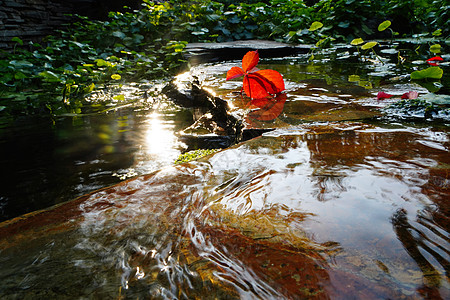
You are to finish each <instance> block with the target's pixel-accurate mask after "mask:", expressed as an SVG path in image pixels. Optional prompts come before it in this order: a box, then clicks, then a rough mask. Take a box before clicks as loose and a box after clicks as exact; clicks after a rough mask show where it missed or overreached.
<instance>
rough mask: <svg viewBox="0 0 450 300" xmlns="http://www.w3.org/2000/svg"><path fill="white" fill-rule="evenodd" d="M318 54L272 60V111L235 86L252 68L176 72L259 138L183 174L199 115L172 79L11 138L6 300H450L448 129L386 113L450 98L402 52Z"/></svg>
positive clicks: (126, 90)
mask: <svg viewBox="0 0 450 300" xmlns="http://www.w3.org/2000/svg"><path fill="white" fill-rule="evenodd" d="M386 55H388V54H386ZM388 56H389V55H388ZM316 57H317V61H315V62H314V63H310V62H308V58H309V55H307V54H298V55H293V56H289V57H284V58H266V59H263V60H262V61H261V63H260V64H259V65H258V68H260V69H269V68H270V69H274V70H277V71H279V72H280V73H281V74H282V75H283V78H284V80H285V83H286V91H285V92H284V93H283V94H282V96H280V97H279V98H277V101H275V102H270V103H263V104H261V103H257V102H256V103H255V102H253V103H250V102H249V101H248V99H245V98H244V97H242V95H241V94H240V93H238V92H239V90H240V89H241V87H242V81H240V80H233V81H225V73H226V72H227V70H229V69H230V68H231V67H232V66H240V61H225V62H214V63H204V64H199V65H196V66H193V67H192V68H191V69H190V71H189V72H186V73H184V74H180V75H179V76H178V77H177V78H176V80H175V82H176V84H177V86H178V87H179V88H180V90H183V89H189V83H190V82H192V78H196V80H198V81H199V82H200V83H201V86H202V88H203V89H205V90H207V91H209V92H210V93H211V94H213V95H214V96H216V97H220V98H221V99H224V100H226V101H227V103H228V105H229V109H230V111H229V113H230V115H232V116H234V117H236V118H237V119H240V120H242V126H243V128H244V130H254V129H258V130H261V132H263V133H262V135H261V136H259V137H255V138H251V139H248V140H245V141H244V140H242V141H241V142H239V143H237V144H234V145H232V146H230V147H227V148H224V149H222V150H220V151H218V152H216V153H214V154H212V155H208V156H206V157H203V158H201V159H198V160H195V161H191V162H188V163H183V164H177V165H174V163H173V162H174V161H175V159H176V158H177V157H178V155H179V154H181V153H182V152H184V151H185V150H186V145H185V144H183V141H182V139H181V140H180V136H183V134H188V135H192V134H194V135H195V131H194V130H187V129H186V128H194V127H195V124H196V122H198V120H200V119H201V117H199V114H200V115H201V112H199V110H198V109H195V108H189V107H181V106H178V105H175V104H174V103H173V102H172V101H170V99H168V98H167V97H163V96H162V95H161V91H162V90H163V87H162V85H163V84H162V83H152V82H146V83H140V84H130V85H124V86H123V87H121V88H120V89H112V90H111V93H121V94H123V95H125V98H126V99H127V100H128V102H127V104H126V105H118V104H117V103H113V102H114V101H110V102H106V103H103V104H98V103H96V102H95V101H93V102H92V105H86V107H85V110H84V111H83V112H82V113H80V114H78V115H66V116H61V117H59V118H57V119H56V120H55V121H54V123H53V122H50V121H49V120H47V119H40V118H36V119H31V120H30V119H26V120H20V121H17V122H16V123H15V124H14V125H13V126H8V127H3V128H1V129H0V136H1V144H0V146H1V147H0V148H1V149H2V150H1V151H2V154H3V155H1V156H0V157H2V158H1V164H2V166H4V168H5V169H6V170H7V176H6V178H4V179H3V183H2V191H1V194H0V212H1V218H2V219H1V220H2V221H4V222H3V223H0V265H1V270H0V281H1V282H2V284H1V285H0V298H2V299H111V298H112V299H114V298H115V299H450V278H449V266H450V264H449V261H450V251H449V249H450V235H449V228H450V226H449V216H450V213H449V209H450V203H449V201H448V200H449V199H450V187H449V175H450V155H449V149H450V130H449V122H450V116H448V115H447V114H446V113H445V111H444V112H438V113H436V114H435V115H434V118H433V119H427V118H425V117H424V115H423V111H420V110H417V111H414V112H413V113H412V114H411V112H409V113H405V112H404V111H401V110H399V109H398V108H392V106H390V104H392V103H394V102H396V101H399V100H400V97H401V95H402V94H403V93H405V92H408V91H416V92H418V93H419V95H420V96H422V97H425V98H426V99H431V101H434V102H435V103H436V104H439V105H444V107H445V105H447V107H448V103H450V102H447V101H449V100H448V98H449V96H448V95H445V94H438V93H436V94H432V93H429V91H428V90H427V88H425V87H423V86H421V85H419V84H417V83H414V82H411V81H410V80H409V78H407V77H405V76H404V74H406V73H405V69H404V66H399V65H398V64H396V62H395V58H396V56H395V55H391V56H389V59H387V60H386V61H385V62H384V63H381V62H376V61H370V62H361V61H360V60H358V59H355V57H354V55H351V52H349V50H348V48H346V47H342V48H337V49H334V51H330V52H326V53H324V54H322V55H316ZM419 63H420V61H416V65H418V64H419ZM422 63H423V64H424V65H422V66H425V62H422ZM442 68H443V69H444V74H448V72H449V71H450V69H449V67H448V63H447V64H445V63H444V64H443V65H442ZM445 76H447V77H446V78H444V79H443V80H442V83H441V85H442V86H443V87H444V88H445V87H446V86H447V85H448V75H445ZM150 91H151V93H150ZM379 91H384V92H387V93H390V94H393V95H394V97H393V98H390V99H385V100H379V99H377V93H378V92H379ZM436 95H437V96H436ZM92 97H93V98H95V97H109V96H108V91H103V94H95V95H93V96H92ZM108 99H111V97H109V98H108ZM447 109H448V108H447ZM193 124H194V125H193ZM202 130H203V129H202ZM197 133H198V132H197ZM201 134H202V136H206V137H210V136H214V137H217V136H219V137H220V136H221V135H224V134H225V133H224V130H223V128H217V126H216V127H215V128H214V130H213V132H212V133H207V134H204V132H202V133H201Z"/></svg>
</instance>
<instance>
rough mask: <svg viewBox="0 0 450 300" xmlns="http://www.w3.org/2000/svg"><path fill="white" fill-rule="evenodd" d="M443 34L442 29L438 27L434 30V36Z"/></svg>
mask: <svg viewBox="0 0 450 300" xmlns="http://www.w3.org/2000/svg"><path fill="white" fill-rule="evenodd" d="M441 34H442V29H437V30H435V31H433V36H440V35H441Z"/></svg>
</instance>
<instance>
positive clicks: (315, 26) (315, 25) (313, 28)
mask: <svg viewBox="0 0 450 300" xmlns="http://www.w3.org/2000/svg"><path fill="white" fill-rule="evenodd" d="M322 27H323V24H322V23H320V22H317V21H316V22H313V23H312V24H311V27H309V29H308V30H309V31H315V30H317V29H319V28H322Z"/></svg>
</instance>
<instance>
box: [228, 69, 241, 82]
mask: <svg viewBox="0 0 450 300" xmlns="http://www.w3.org/2000/svg"><path fill="white" fill-rule="evenodd" d="M242 75H244V71H243V70H242V69H241V68H239V67H232V68H231V69H230V70H228V72H227V80H230V79H233V78H237V77H240V76H242Z"/></svg>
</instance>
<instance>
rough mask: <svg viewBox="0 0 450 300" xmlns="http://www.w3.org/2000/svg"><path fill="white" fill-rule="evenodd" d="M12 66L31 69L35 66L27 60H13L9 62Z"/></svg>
mask: <svg viewBox="0 0 450 300" xmlns="http://www.w3.org/2000/svg"><path fill="white" fill-rule="evenodd" d="M9 64H10V65H13V66H14V67H16V68H31V67H33V64H32V63H30V62H29V61H26V60H12V61H10V62H9Z"/></svg>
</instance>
